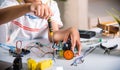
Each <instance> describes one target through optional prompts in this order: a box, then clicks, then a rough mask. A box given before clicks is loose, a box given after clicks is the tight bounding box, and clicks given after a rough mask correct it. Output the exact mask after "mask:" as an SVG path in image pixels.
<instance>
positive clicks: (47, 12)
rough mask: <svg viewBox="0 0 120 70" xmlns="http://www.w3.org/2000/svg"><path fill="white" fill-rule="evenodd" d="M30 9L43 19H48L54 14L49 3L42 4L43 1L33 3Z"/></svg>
mask: <svg viewBox="0 0 120 70" xmlns="http://www.w3.org/2000/svg"><path fill="white" fill-rule="evenodd" d="M30 9H31V11H32V12H34V14H35V15H36V16H38V17H40V18H43V19H48V18H50V17H51V16H52V15H53V14H52V11H51V9H50V7H49V6H48V5H47V4H41V2H40V3H39V2H38V3H33V4H32V5H31V7H30Z"/></svg>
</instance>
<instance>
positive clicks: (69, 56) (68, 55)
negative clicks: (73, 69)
mask: <svg viewBox="0 0 120 70" xmlns="http://www.w3.org/2000/svg"><path fill="white" fill-rule="evenodd" d="M63 57H64V58H65V59H66V60H71V59H72V58H73V57H74V53H73V51H72V50H65V51H64V53H63Z"/></svg>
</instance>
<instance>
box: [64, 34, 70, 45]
mask: <svg viewBox="0 0 120 70" xmlns="http://www.w3.org/2000/svg"><path fill="white" fill-rule="evenodd" d="M68 38H69V33H66V34H65V37H64V40H63V43H66V42H67V40H68Z"/></svg>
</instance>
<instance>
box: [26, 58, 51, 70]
mask: <svg viewBox="0 0 120 70" xmlns="http://www.w3.org/2000/svg"><path fill="white" fill-rule="evenodd" d="M52 64H53V60H51V59H49V60H42V61H40V62H38V63H37V62H36V61H35V60H33V59H31V58H29V59H28V60H27V65H28V70H45V69H47V68H49V67H51V66H52Z"/></svg>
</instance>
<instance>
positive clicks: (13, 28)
mask: <svg viewBox="0 0 120 70" xmlns="http://www.w3.org/2000/svg"><path fill="white" fill-rule="evenodd" d="M42 1H43V3H46V1H47V0H42ZM18 4H19V3H18V2H17V1H16V0H5V1H4V2H3V3H2V5H1V7H2V8H4V7H8V6H13V5H18ZM48 5H49V6H50V8H51V9H52V12H53V13H54V15H53V16H52V17H51V19H52V20H54V21H55V22H57V23H58V25H59V27H61V26H63V24H62V22H61V19H60V13H59V9H58V6H57V3H56V2H55V1H52V2H51V4H48ZM13 15H14V14H13ZM8 30H9V31H8V37H9V39H10V41H16V40H33V39H39V38H46V39H48V23H47V20H45V19H41V18H39V17H37V16H35V15H34V14H33V13H32V12H31V13H27V14H25V15H23V16H21V17H19V18H17V19H15V20H13V21H10V22H8Z"/></svg>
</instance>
